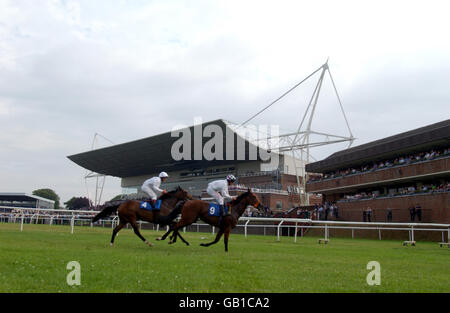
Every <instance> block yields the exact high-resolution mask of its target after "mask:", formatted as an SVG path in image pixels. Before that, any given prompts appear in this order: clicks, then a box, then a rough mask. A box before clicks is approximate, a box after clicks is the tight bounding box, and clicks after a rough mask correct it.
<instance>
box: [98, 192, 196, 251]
mask: <svg viewBox="0 0 450 313" xmlns="http://www.w3.org/2000/svg"><path fill="white" fill-rule="evenodd" d="M189 199H192V196H191V195H190V194H189V192H187V191H186V190H184V189H183V188H181V187H178V188H177V189H175V190H173V191H170V192H167V193H165V194H163V195H161V196H160V197H159V199H158V200H161V208H160V211H153V210H152V211H150V210H145V209H141V208H140V203H141V201H137V200H127V201H125V202H122V203H120V204H115V205H114V204H113V205H107V206H106V208H104V209H103V210H102V211H101V212H100V213H98V214H97V215H96V216H95V217H94V218H93V219H92V222H93V223H95V222H96V221H98V220H99V219H101V218H104V217H107V216H109V215H111V214H113V213H114V212H116V211H117V212H118V214H119V224H118V225H117V227H116V228H114V230H113V233H112V237H111V246H112V245H113V244H114V238H115V237H116V235H117V233H118V232H119V231H120V230H121V229H122V228H123V227H124V226H126V225H127V224H128V223H130V224H131V226H132V227H133V230H134V233H135V234H136V235H137V236H138V237H139V238H141V240H142V241H144V242H145V243H146V244H147V245H149V246H150V247H151V246H153V244H152V243H150V242H149V241H147V240H146V239H145V238H144V237H143V236H142V235H141V233H140V231H139V227H138V224H137V221H138V220H142V221H146V222H150V223H155V224H159V225H169V224H171V223H172V221H173V220H174V219H175V218H176V217H177V215H178V214H175V212H176V210H174V208H175V207H176V206H177V205H178V206H182V205H183V202H184V201H186V200H189ZM171 212H174V213H172V214H171ZM173 224H174V225H175V223H173ZM180 238H181V240H182V241H183V242H186V241H185V240H184V238H183V237H180Z"/></svg>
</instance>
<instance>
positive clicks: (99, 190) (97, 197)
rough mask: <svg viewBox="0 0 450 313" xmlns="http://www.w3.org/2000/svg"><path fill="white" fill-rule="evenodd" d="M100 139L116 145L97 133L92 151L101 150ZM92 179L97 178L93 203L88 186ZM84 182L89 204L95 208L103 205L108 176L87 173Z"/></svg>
mask: <svg viewBox="0 0 450 313" xmlns="http://www.w3.org/2000/svg"><path fill="white" fill-rule="evenodd" d="M99 137H101V138H103V139H105V140H106V141H108V142H109V143H111V144H114V143H113V142H112V141H111V140H109V139H108V138H106V137H104V136H102V135H100V134H99V133H95V134H94V138H93V140H92V144H91V150H95V149H98V148H99V142H98V138H99ZM91 178H95V192H94V199H93V201H92V196H91V194H90V192H89V184H88V180H89V179H91ZM84 181H85V185H86V191H87V197H88V199H89V202H92V204H93V205H94V207H96V206H99V205H100V204H101V200H102V195H103V188H104V187H105V181H106V176H105V175H104V174H99V173H95V172H92V171H91V172H90V171H86V174H85V175H84Z"/></svg>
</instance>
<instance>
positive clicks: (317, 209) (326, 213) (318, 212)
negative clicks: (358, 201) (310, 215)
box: [314, 201, 339, 221]
mask: <svg viewBox="0 0 450 313" xmlns="http://www.w3.org/2000/svg"><path fill="white" fill-rule="evenodd" d="M314 213H315V216H316V217H317V219H318V220H324V221H327V220H329V219H338V218H339V207H338V206H337V204H336V203H333V202H330V203H328V202H326V201H325V202H324V203H323V204H320V205H317V204H316V205H314Z"/></svg>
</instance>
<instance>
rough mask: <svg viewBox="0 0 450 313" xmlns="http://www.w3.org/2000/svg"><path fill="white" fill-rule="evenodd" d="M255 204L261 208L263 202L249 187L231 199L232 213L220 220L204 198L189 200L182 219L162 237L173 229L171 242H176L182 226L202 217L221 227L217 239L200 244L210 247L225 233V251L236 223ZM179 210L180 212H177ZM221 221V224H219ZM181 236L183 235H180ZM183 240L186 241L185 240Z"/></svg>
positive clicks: (165, 236) (209, 222)
mask: <svg viewBox="0 0 450 313" xmlns="http://www.w3.org/2000/svg"><path fill="white" fill-rule="evenodd" d="M249 205H251V206H253V207H255V208H258V209H261V207H262V206H261V204H260V202H259V200H258V197H257V196H256V195H255V194H254V193H253V192H251V191H250V189H248V191H247V192H245V193H242V194H240V195H239V196H238V197H237V198H236V199H235V200H233V201H231V204H230V206H229V210H231V212H230V214H228V215H226V216H224V217H222V221H221V222H220V218H219V217H218V216H209V214H208V213H209V203H208V202H205V201H202V200H189V201H187V202H185V203H184V205H183V206H182V207H181V206H180V207H181V220H180V221H179V222H178V223H177V224H176V225H174V224H172V225H171V227H170V229H169V231H168V232H166V233H165V234H164V235H163V236H162V237H161V238H160V239H158V240H164V239H166V238H167V236H168V235H169V234H170V232H172V231H173V235H172V236H171V240H170V242H169V243H175V242H176V240H177V236H180V233H179V232H178V230H179V229H180V228H182V227H185V226H188V225H191V224H192V223H194V222H195V221H196V220H197V219H201V220H202V221H204V222H205V223H208V224H209V225H212V226H216V227H219V231H218V232H217V235H216V239H215V240H214V241H212V242H210V243H202V244H200V245H201V246H203V247H208V246H210V245H212V244H215V243H217V242H218V241H219V240H220V238H221V237H222V235H223V234H224V243H225V251H226V252H227V251H228V237H229V235H230V231H231V229H233V228H234V227H236V224H237V222H238V220H239V218H240V217H241V215H242V214H243V213H244V211H245V209H246V208H247V206H249ZM180 207H177V208H176V209H174V210H173V214H176V213H178V212H179V210H180ZM177 210H178V212H177ZM219 223H220V225H219ZM180 238H181V237H180ZM183 242H185V243H186V241H185V240H183Z"/></svg>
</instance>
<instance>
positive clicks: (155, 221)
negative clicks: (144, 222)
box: [152, 200, 159, 224]
mask: <svg viewBox="0 0 450 313" xmlns="http://www.w3.org/2000/svg"><path fill="white" fill-rule="evenodd" d="M155 207H156V200H152V213H153V224H158V221H159V210H155Z"/></svg>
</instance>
